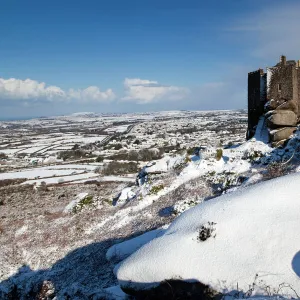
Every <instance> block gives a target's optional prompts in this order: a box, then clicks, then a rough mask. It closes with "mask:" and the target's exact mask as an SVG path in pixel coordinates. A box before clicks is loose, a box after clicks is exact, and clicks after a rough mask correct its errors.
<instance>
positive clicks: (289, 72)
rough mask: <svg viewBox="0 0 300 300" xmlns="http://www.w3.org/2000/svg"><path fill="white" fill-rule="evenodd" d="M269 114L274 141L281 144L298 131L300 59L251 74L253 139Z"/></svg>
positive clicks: (250, 133)
mask: <svg viewBox="0 0 300 300" xmlns="http://www.w3.org/2000/svg"><path fill="white" fill-rule="evenodd" d="M263 114H265V117H266V120H267V126H268V128H269V136H270V142H272V145H273V146H278V145H280V144H282V143H283V142H284V141H285V140H287V139H288V138H289V137H290V136H291V135H292V134H293V132H294V131H295V130H296V126H297V124H298V122H299V120H300V118H299V117H300V60H298V61H297V62H296V61H294V60H289V61H287V60H286V57H285V56H281V57H280V61H279V63H277V64H276V65H275V66H274V67H271V68H267V72H266V73H265V72H264V71H263V70H262V69H259V70H258V71H255V72H251V73H249V74H248V131H247V138H248V139H249V138H251V137H252V136H253V135H254V133H255V129H256V126H257V123H258V120H259V118H260V117H261V116H262V115H263Z"/></svg>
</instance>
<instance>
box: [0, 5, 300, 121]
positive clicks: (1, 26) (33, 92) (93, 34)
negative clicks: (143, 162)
mask: <svg viewBox="0 0 300 300" xmlns="http://www.w3.org/2000/svg"><path fill="white" fill-rule="evenodd" d="M299 12H300V3H299V1H297V0H295V1H292V0H291V1H289V0H287V1H277V0H264V1H261V0H260V1H257V0H242V1H241V0H235V1H234V0H226V1H224V0H219V1H216V0H212V1H199V0H197V1H196V0H195V1H194V0H191V1H189V0H187V1H182V0H180V1H179V0H172V1H171V0H160V1H157V0H152V1H147V0H145V1H124V0H107V1H104V0H93V1H91V0H86V1H77V0H72V1H69V0H59V1H58V0H51V1H36V0H29V1H21V0H18V1H17V0H2V1H1V10H0V36H1V39H0V118H10V117H28V116H40V115H57V114H66V113H72V112H78V111H95V112H132V111H151V110H172V109H197V110H202V109H203V110H204V109H234V108H245V107H246V102H247V99H246V83H247V72H249V71H252V70H254V69H257V68H259V67H266V66H268V65H273V64H275V63H276V62H277V60H278V58H279V56H280V55H281V54H282V53H284V54H286V55H288V58H291V59H300V41H299V39H298V40H297V39H296V38H295V36H297V35H298V28H300V21H299V18H298V15H299ZM297 55H298V56H297Z"/></svg>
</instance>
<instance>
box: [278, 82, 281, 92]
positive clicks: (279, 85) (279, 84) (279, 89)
mask: <svg viewBox="0 0 300 300" xmlns="http://www.w3.org/2000/svg"><path fill="white" fill-rule="evenodd" d="M278 92H281V83H278Z"/></svg>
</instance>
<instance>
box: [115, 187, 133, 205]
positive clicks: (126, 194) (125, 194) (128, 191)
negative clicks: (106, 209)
mask: <svg viewBox="0 0 300 300" xmlns="http://www.w3.org/2000/svg"><path fill="white" fill-rule="evenodd" d="M134 197H135V192H134V191H133V187H126V188H124V189H123V190H122V191H121V193H120V195H119V196H118V198H117V201H116V204H123V203H125V202H126V201H129V200H131V199H133V198H134Z"/></svg>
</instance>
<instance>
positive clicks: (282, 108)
mask: <svg viewBox="0 0 300 300" xmlns="http://www.w3.org/2000/svg"><path fill="white" fill-rule="evenodd" d="M266 110H268V112H267V113H266V115H265V116H266V119H267V126H268V127H269V131H270V141H271V143H272V145H273V146H279V145H282V144H283V142H284V141H285V140H287V139H289V138H290V137H291V135H292V134H293V133H294V132H295V130H296V129H297V127H296V126H297V123H298V117H297V115H298V104H297V102H296V101H295V100H292V99H291V100H285V99H279V100H274V99H272V100H270V101H269V102H268V104H267V105H266Z"/></svg>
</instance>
